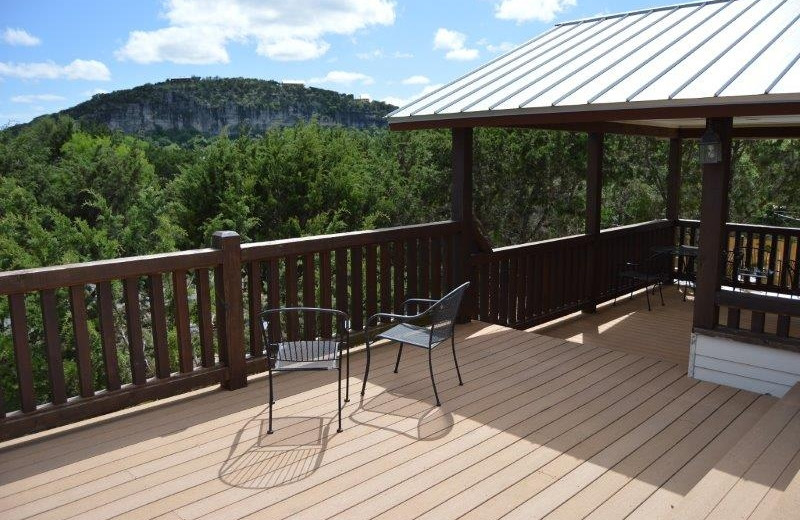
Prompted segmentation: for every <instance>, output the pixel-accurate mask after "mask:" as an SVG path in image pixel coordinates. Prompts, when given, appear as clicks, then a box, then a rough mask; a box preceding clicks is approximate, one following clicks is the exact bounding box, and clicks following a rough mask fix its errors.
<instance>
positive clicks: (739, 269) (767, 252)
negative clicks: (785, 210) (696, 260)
mask: <svg viewBox="0 0 800 520" xmlns="http://www.w3.org/2000/svg"><path fill="white" fill-rule="evenodd" d="M726 229H727V233H728V238H727V250H726V251H724V252H722V251H721V252H720V255H722V258H721V260H722V261H723V262H724V263H725V279H724V280H723V284H724V285H726V286H729V287H732V288H736V289H751V290H756V291H765V292H771V293H779V294H795V295H797V294H800V269H798V265H799V264H798V258H800V254H799V253H800V250H799V249H800V229H798V228H785V227H768V226H755V225H750V224H733V223H729V224H727V226H726ZM678 239H679V241H680V242H679V243H682V244H687V245H695V246H696V245H698V244H699V240H700V222H699V221H697V220H681V221H679V223H678Z"/></svg>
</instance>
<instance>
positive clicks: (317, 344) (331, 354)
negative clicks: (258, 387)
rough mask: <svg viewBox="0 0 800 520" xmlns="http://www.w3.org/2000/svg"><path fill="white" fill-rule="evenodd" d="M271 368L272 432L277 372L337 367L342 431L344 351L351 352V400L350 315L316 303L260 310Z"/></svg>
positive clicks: (348, 395) (269, 366) (348, 390)
mask: <svg viewBox="0 0 800 520" xmlns="http://www.w3.org/2000/svg"><path fill="white" fill-rule="evenodd" d="M259 318H260V319H261V330H262V333H263V341H264V347H265V351H266V355H267V370H268V372H269V428H268V429H267V433H272V405H273V404H275V397H274V393H273V388H272V373H273V372H299V371H309V370H337V371H338V372H339V397H338V398H339V428H338V430H336V431H337V432H341V431H342V363H341V359H342V353H343V351H346V355H347V364H346V366H347V372H346V376H345V378H346V379H347V390H346V393H345V399H344V402H348V401H350V318H349V316H348V315H347V314H346V313H344V312H342V311H339V310H335V309H320V308H316V307H286V308H281V309H267V310H265V311H263V312H262V313H261V314H259Z"/></svg>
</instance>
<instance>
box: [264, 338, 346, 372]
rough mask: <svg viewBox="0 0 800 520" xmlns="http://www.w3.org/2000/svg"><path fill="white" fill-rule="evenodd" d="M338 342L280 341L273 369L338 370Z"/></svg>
mask: <svg viewBox="0 0 800 520" xmlns="http://www.w3.org/2000/svg"><path fill="white" fill-rule="evenodd" d="M338 348H339V345H338V342H336V341H331V340H310V341H287V342H283V343H278V352H277V355H276V356H275V366H274V367H273V368H272V370H336V369H337V368H338V364H337V349H338Z"/></svg>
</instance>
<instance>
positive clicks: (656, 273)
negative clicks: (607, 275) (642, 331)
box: [614, 252, 672, 311]
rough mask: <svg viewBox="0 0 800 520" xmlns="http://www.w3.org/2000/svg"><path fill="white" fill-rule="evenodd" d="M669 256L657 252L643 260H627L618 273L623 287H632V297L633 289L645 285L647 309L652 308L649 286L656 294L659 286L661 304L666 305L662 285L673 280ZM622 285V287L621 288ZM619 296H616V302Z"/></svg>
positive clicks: (631, 295)
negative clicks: (668, 263)
mask: <svg viewBox="0 0 800 520" xmlns="http://www.w3.org/2000/svg"><path fill="white" fill-rule="evenodd" d="M666 260H667V256H666V255H665V254H664V253H661V252H656V253H654V254H652V255H650V256H648V257H647V258H646V259H644V260H642V261H630V262H625V264H624V266H623V267H622V268H621V269H620V271H619V273H618V274H617V278H618V280H620V283H621V284H622V286H623V287H630V290H631V294H630V297H631V298H633V291H634V290H636V288H637V287H640V286H642V285H644V289H645V290H644V294H645V296H646V297H647V310H648V311H650V310H652V308H651V306H650V290H649V287H650V286H651V285H652V286H653V293H654V294H655V290H656V287H658V294H659V295H660V296H661V305H664V293H663V292H662V291H661V286H662V285H664V284H665V283H667V282H668V281H671V279H672V277H671V273H669V270H668V269H667V265H666ZM621 288H622V287H620V289H621ZM616 302H617V298H616V297H615V298H614V303H616Z"/></svg>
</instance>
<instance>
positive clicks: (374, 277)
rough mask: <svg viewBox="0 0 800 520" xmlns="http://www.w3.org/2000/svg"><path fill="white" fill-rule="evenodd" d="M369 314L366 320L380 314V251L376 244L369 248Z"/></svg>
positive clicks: (367, 280)
mask: <svg viewBox="0 0 800 520" xmlns="http://www.w3.org/2000/svg"><path fill="white" fill-rule="evenodd" d="M366 264H367V279H366V289H367V291H366V292H367V312H366V318H369V317H370V316H372V315H373V314H375V313H376V312H378V251H377V246H376V245H375V244H370V245H368V246H367V260H366ZM356 330H358V329H356Z"/></svg>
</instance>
